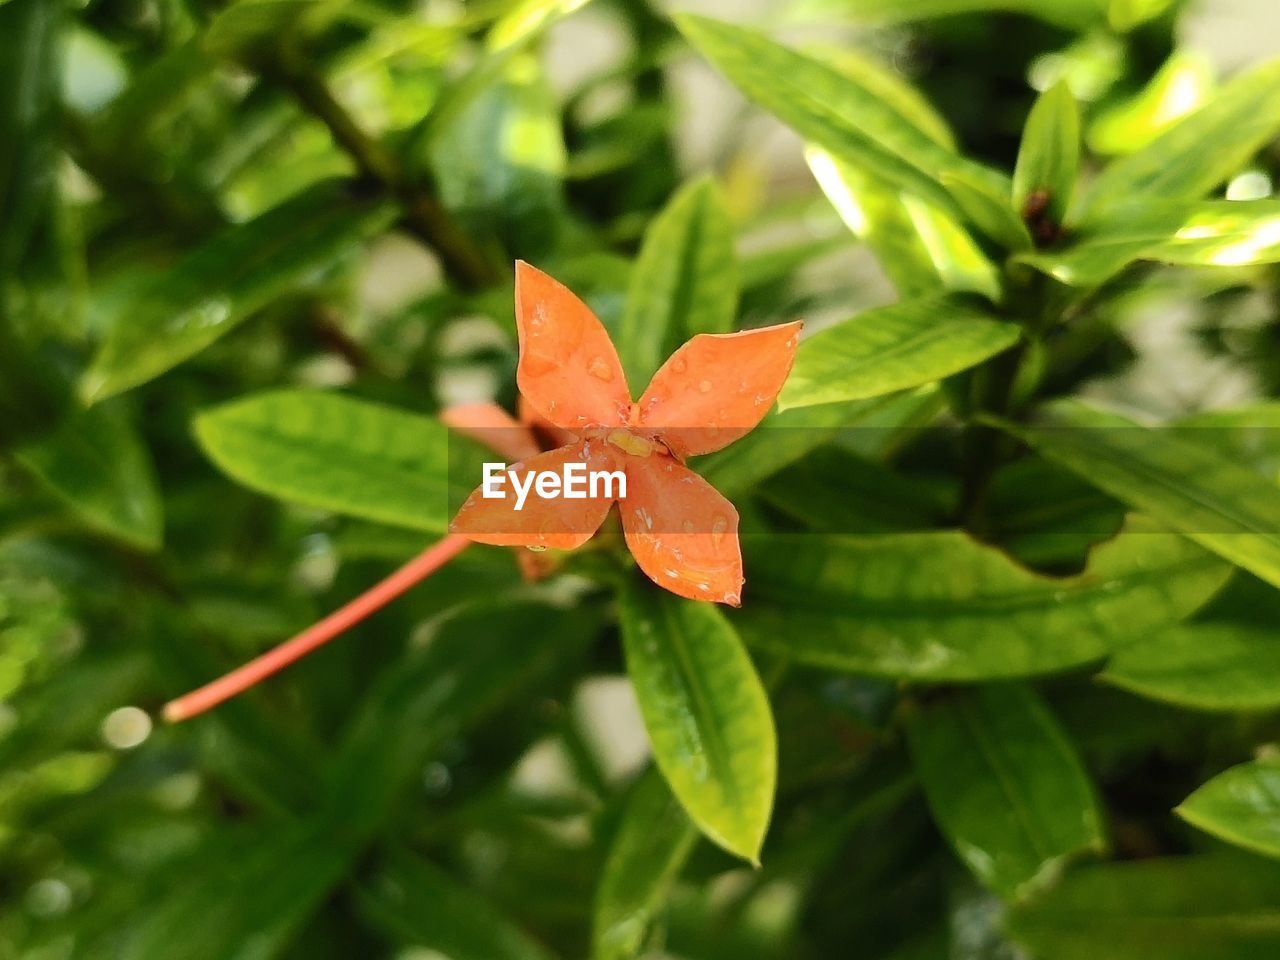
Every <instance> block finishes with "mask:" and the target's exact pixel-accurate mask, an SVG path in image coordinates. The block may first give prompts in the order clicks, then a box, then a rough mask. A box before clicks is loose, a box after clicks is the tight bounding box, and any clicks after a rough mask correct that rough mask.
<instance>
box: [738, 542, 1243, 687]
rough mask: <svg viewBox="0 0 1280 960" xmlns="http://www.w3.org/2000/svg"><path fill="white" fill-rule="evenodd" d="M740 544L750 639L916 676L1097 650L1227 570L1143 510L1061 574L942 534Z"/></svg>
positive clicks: (1008, 668) (1161, 617)
mask: <svg viewBox="0 0 1280 960" xmlns="http://www.w3.org/2000/svg"><path fill="white" fill-rule="evenodd" d="M743 550H744V553H745V555H746V569H747V583H746V588H745V589H744V591H743V597H744V601H745V606H744V607H743V610H742V611H741V612H740V613H739V614H738V616H737V617H736V618H735V622H736V623H737V625H738V628H739V629H740V630H741V631H742V634H743V637H744V638H745V639H746V640H747V641H748V642H749V643H751V644H753V645H755V646H759V647H761V648H764V649H767V650H772V651H775V652H777V653H780V654H782V655H783V656H787V657H791V658H793V659H795V660H798V661H800V662H802V663H809V664H813V665H816V666H822V667H828V668H831V669H835V670H847V671H850V672H853V673H867V674H873V675H876V676H885V677H900V678H911V679H915V680H926V681H973V680H986V679H995V678H1006V677H1019V676H1033V675H1036V674H1043V673H1051V672H1054V671H1060V670H1065V669H1067V668H1069V667H1074V666H1079V665H1081V664H1086V663H1090V662H1093V661H1096V660H1100V659H1102V658H1103V657H1104V656H1106V654H1107V653H1108V652H1110V651H1111V650H1113V649H1115V648H1117V647H1119V646H1122V645H1124V644H1127V643H1131V642H1133V641H1134V640H1136V639H1138V638H1140V637H1142V636H1145V635H1146V634H1147V633H1149V632H1150V631H1152V630H1154V629H1156V628H1158V627H1163V626H1166V625H1168V624H1171V623H1174V622H1176V621H1178V620H1180V619H1182V618H1183V617H1185V616H1187V615H1188V614H1190V613H1191V612H1193V611H1194V610H1195V609H1196V608H1198V607H1199V606H1201V605H1202V604H1203V603H1204V602H1205V601H1207V600H1208V599H1209V598H1210V597H1211V596H1212V595H1213V594H1214V593H1215V592H1216V591H1217V590H1218V589H1219V588H1220V587H1221V586H1222V585H1223V583H1224V582H1225V581H1226V579H1227V577H1228V575H1229V568H1228V567H1227V566H1226V565H1225V564H1223V563H1221V562H1219V561H1217V560H1216V559H1215V558H1214V557H1213V556H1211V555H1210V554H1208V553H1206V552H1204V551H1203V550H1200V549H1198V548H1196V547H1195V546H1194V545H1192V544H1190V543H1187V542H1186V541H1185V540H1184V539H1183V538H1181V537H1178V536H1175V535H1173V534H1169V533H1161V532H1158V531H1157V530H1155V529H1153V528H1152V527H1151V526H1150V525H1149V524H1144V523H1142V522H1139V521H1132V522H1131V523H1130V524H1129V526H1128V527H1127V528H1126V531H1125V532H1124V533H1122V534H1121V535H1120V536H1118V537H1117V538H1116V539H1115V540H1113V541H1111V542H1109V543H1106V544H1103V545H1102V546H1100V547H1099V548H1098V549H1097V550H1096V551H1095V552H1094V553H1093V555H1092V557H1091V558H1090V562H1089V565H1088V567H1087V568H1086V570H1085V572H1084V573H1082V574H1080V575H1078V576H1074V577H1064V578H1053V577H1044V576H1040V575H1037V574H1034V573H1032V572H1030V571H1028V570H1026V569H1024V568H1022V567H1020V566H1018V565H1017V564H1015V563H1013V562H1012V561H1011V560H1009V559H1008V558H1007V557H1006V556H1005V555H1004V554H1002V553H1000V552H999V551H997V550H994V549H992V548H990V547H986V546H983V545H981V544H979V543H977V542H976V541H974V540H972V539H970V538H969V537H968V536H966V535H964V534H962V533H956V532H950V531H946V532H934V533H903V534H883V535H867V536H836V535H819V534H802V535H789V534H774V535H767V536H766V535H760V536H752V537H748V538H745V539H744V540H743ZM1046 638H1052V642H1047V639H1046Z"/></svg>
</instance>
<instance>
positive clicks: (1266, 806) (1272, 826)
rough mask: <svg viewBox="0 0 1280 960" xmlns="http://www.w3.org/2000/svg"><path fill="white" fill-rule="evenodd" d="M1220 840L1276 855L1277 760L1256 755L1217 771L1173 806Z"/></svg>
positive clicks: (1279, 834)
mask: <svg viewBox="0 0 1280 960" xmlns="http://www.w3.org/2000/svg"><path fill="white" fill-rule="evenodd" d="M1177 814H1178V816H1180V817H1182V819H1183V820H1186V821H1187V822H1188V823H1189V824H1191V825H1192V826H1194V827H1198V828H1199V829H1201V830H1203V831H1204V832H1205V833H1210V834H1212V835H1213V836H1215V837H1217V838H1218V839H1220V840H1225V841H1226V842H1227V843H1232V844H1235V845H1236V846H1238V847H1244V848H1245V849H1246V850H1252V851H1254V852H1255V853H1261V854H1263V855H1264V856H1268V857H1280V760H1277V759H1276V758H1275V757H1274V756H1266V757H1260V758H1258V759H1257V760H1252V761H1250V762H1249V763H1242V764H1240V765H1239V766H1235V767H1232V768H1231V769H1230V770H1226V771H1223V772H1222V773H1220V774H1218V775H1217V776H1216V777H1214V778H1213V779H1212V780H1210V781H1209V782H1208V783H1206V784H1205V785H1204V786H1202V787H1200V789H1198V790H1197V791H1196V792H1195V793H1193V794H1191V796H1189V797H1187V799H1185V800H1183V801H1182V803H1181V804H1179V805H1178V808H1177Z"/></svg>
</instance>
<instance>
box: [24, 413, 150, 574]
mask: <svg viewBox="0 0 1280 960" xmlns="http://www.w3.org/2000/svg"><path fill="white" fill-rule="evenodd" d="M16 455H17V458H18V461H19V462H20V463H21V464H22V465H23V466H24V467H26V468H27V469H28V470H30V471H31V473H32V474H33V475H34V476H35V477H36V478H37V479H38V480H39V481H40V483H41V485H43V486H44V487H45V489H47V490H48V491H49V492H50V493H52V494H53V495H54V496H55V497H57V498H58V499H59V500H61V501H62V502H64V503H65V504H66V505H67V506H68V507H70V508H71V510H72V512H73V513H75V514H76V516H78V517H79V518H80V519H82V520H83V521H84V522H85V523H86V524H88V525H89V526H90V527H91V528H93V529H94V530H97V531H99V532H101V533H105V534H107V535H108V536H112V537H116V538H118V539H120V540H122V541H124V542H125V543H128V544H130V545H132V546H135V547H139V548H141V549H143V550H155V549H157V548H158V547H159V546H160V539H161V528H162V526H163V521H162V512H163V508H162V506H161V503H160V490H159V485H158V482H157V480H156V474H155V467H154V466H153V465H152V463H151V456H150V454H149V453H148V451H147V448H146V445H145V444H144V443H143V440H142V437H141V436H139V434H138V431H137V428H136V427H135V426H134V424H133V422H132V421H131V420H130V419H129V417H128V416H127V414H126V413H125V411H124V410H123V409H121V408H120V407H118V406H115V405H110V404H108V405H103V406H100V407H92V408H90V409H88V410H83V411H78V412H75V413H73V414H72V415H71V416H70V417H68V418H67V419H66V420H65V421H64V422H63V423H62V424H61V425H60V426H59V427H58V428H57V429H55V430H54V432H53V433H51V434H50V435H48V436H46V437H44V438H42V439H41V440H38V441H36V442H35V443H32V444H29V445H27V446H25V447H22V448H21V449H19V450H17V451H16Z"/></svg>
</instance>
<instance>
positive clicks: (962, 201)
mask: <svg viewBox="0 0 1280 960" xmlns="http://www.w3.org/2000/svg"><path fill="white" fill-rule="evenodd" d="M938 179H939V180H940V181H941V182H942V185H943V186H944V187H946V188H947V191H948V192H949V193H950V194H951V199H952V200H954V201H955V202H956V206H958V207H959V208H960V210H961V211H962V212H963V213H964V215H965V217H966V218H967V219H968V221H969V222H970V223H972V224H973V225H974V226H975V227H977V228H978V229H979V230H980V231H982V233H983V234H985V235H986V236H988V237H990V238H991V239H992V240H994V241H996V243H998V244H1000V245H1001V246H1002V247H1004V248H1005V249H1006V250H1028V249H1030V248H1031V234H1030V233H1028V232H1027V225H1026V224H1025V223H1023V221H1022V217H1021V216H1019V215H1018V213H1017V212H1016V211H1015V209H1014V208H1013V207H1011V206H1010V205H1009V198H1008V197H1006V196H1003V195H1001V194H1000V193H997V192H996V191H995V190H994V189H992V185H991V184H990V183H988V182H987V181H986V180H985V179H982V178H978V177H974V176H973V175H972V174H969V173H958V172H954V171H948V172H946V173H943V174H940V175H939V177H938Z"/></svg>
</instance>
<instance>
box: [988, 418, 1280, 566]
mask: <svg viewBox="0 0 1280 960" xmlns="http://www.w3.org/2000/svg"><path fill="white" fill-rule="evenodd" d="M1001 426H1003V427H1004V429H1006V430H1008V431H1009V432H1010V433H1012V434H1013V435H1014V436H1017V437H1020V438H1021V439H1023V440H1024V441H1026V442H1027V443H1029V444H1030V445H1031V446H1033V447H1035V448H1036V449H1037V450H1038V451H1039V452H1040V453H1042V454H1043V455H1044V456H1045V457H1047V458H1049V459H1050V460H1053V461H1054V462H1056V463H1058V464H1060V465H1062V466H1063V467H1066V468H1067V469H1068V470H1071V471H1072V472H1074V473H1077V474H1079V476H1080V477H1081V478H1082V479H1084V480H1085V481H1087V482H1088V483H1091V484H1093V485H1094V486H1095V487H1097V488H1098V489H1099V490H1103V491H1105V492H1106V493H1109V494H1111V495H1112V496H1113V497H1115V498H1116V499H1117V500H1120V501H1122V502H1124V503H1127V504H1129V505H1130V506H1131V507H1134V508H1136V509H1138V510H1142V511H1145V512H1146V513H1148V514H1150V515H1151V516H1153V517H1155V518H1156V519H1157V520H1159V521H1160V522H1162V523H1165V524H1168V525H1169V526H1170V527H1171V528H1173V529H1174V530H1178V531H1180V532H1181V533H1183V534H1185V535H1186V536H1187V537H1189V538H1191V539H1192V540H1194V541H1196V542H1197V543H1199V544H1200V545H1201V546H1203V547H1205V548H1206V549H1209V550H1212V551H1213V552H1214V553H1217V554H1218V555H1219V556H1222V557H1225V558H1226V559H1227V560H1230V561H1231V562H1232V563H1234V564H1236V565H1237V566H1240V567H1243V568H1244V569H1246V570H1248V571H1250V572H1251V573H1254V574H1256V575H1258V576H1259V577H1261V578H1262V579H1263V580H1266V581H1267V582H1268V583H1270V584H1272V585H1273V586H1280V496H1277V492H1276V487H1275V484H1273V483H1269V482H1268V481H1267V480H1266V479H1265V478H1263V477H1262V476H1261V475H1259V474H1258V473H1256V472H1254V471H1253V470H1251V469H1249V468H1248V467H1247V466H1242V465H1241V464H1239V463H1237V462H1235V461H1234V460H1230V459H1228V458H1226V457H1224V456H1223V455H1222V454H1220V453H1219V452H1218V451H1217V450H1214V449H1213V448H1211V447H1207V446H1203V445H1201V444H1198V443H1196V442H1194V441H1193V440H1188V439H1186V435H1185V433H1176V432H1175V431H1173V430H1170V429H1148V428H1146V427H1143V426H1140V425H1139V424H1136V423H1134V422H1133V421H1132V420H1127V419H1125V418H1124V417H1122V416H1120V415H1118V414H1113V413H1108V412H1104V411H1101V410H1096V409H1093V408H1091V407H1088V406H1086V405H1085V404H1083V403H1080V402H1078V401H1071V400H1068V401H1060V402H1057V403H1054V404H1051V405H1050V406H1049V407H1046V408H1045V412H1044V416H1043V417H1042V418H1041V419H1040V420H1039V421H1038V422H1037V423H1036V424H1034V425H1031V426H1017V425H1014V424H1009V423H1002V424H1001Z"/></svg>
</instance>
